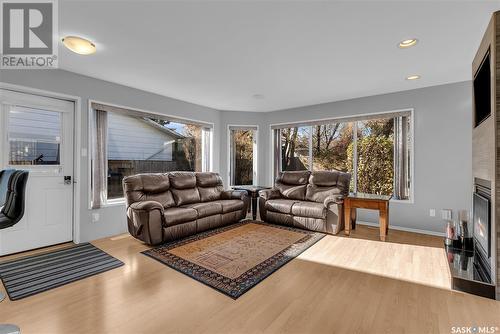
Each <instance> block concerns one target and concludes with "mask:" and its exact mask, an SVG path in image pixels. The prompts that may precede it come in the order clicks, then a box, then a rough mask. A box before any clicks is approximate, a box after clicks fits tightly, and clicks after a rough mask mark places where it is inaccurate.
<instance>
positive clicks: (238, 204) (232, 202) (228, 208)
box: [210, 199, 245, 213]
mask: <svg viewBox="0 0 500 334" xmlns="http://www.w3.org/2000/svg"><path fill="white" fill-rule="evenodd" d="M210 203H219V204H220V205H222V213H227V212H232V211H238V210H241V209H243V206H244V205H245V203H244V202H243V201H242V200H239V199H221V200H218V201H213V202H210Z"/></svg>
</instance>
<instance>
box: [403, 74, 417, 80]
mask: <svg viewBox="0 0 500 334" xmlns="http://www.w3.org/2000/svg"><path fill="white" fill-rule="evenodd" d="M417 79H420V75H416V74H415V75H410V76H407V77H406V80H417Z"/></svg>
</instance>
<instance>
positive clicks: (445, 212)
mask: <svg viewBox="0 0 500 334" xmlns="http://www.w3.org/2000/svg"><path fill="white" fill-rule="evenodd" d="M451 217H452V210H451V209H442V210H441V219H442V220H451Z"/></svg>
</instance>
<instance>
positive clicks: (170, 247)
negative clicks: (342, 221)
mask: <svg viewBox="0 0 500 334" xmlns="http://www.w3.org/2000/svg"><path fill="white" fill-rule="evenodd" d="M323 237H324V234H322V233H318V232H312V231H306V230H301V229H297V228H293V227H287V226H278V225H271V224H267V223H263V222H260V221H243V222H240V223H238V224H234V225H230V226H226V227H222V228H218V229H215V230H211V231H207V232H203V233H199V234H197V235H194V236H191V237H187V238H185V239H182V240H179V241H174V242H170V243H167V244H164V245H162V246H159V247H156V248H153V249H150V250H147V251H144V252H142V253H143V254H145V255H147V256H150V257H152V258H153V259H155V260H158V261H160V262H161V263H164V264H166V265H167V266H169V267H171V268H173V269H175V270H177V271H179V272H181V273H184V274H186V275H188V276H189V277H192V278H194V279H195V280H197V281H200V282H202V283H204V284H206V285H208V286H210V287H212V288H214V289H216V290H218V291H220V292H222V293H224V294H226V295H227V296H230V297H232V298H234V299H236V298H238V297H240V296H241V295H243V294H244V293H245V292H247V291H248V290H250V289H251V288H252V287H254V286H255V285H257V284H258V283H259V282H261V281H262V280H263V279H265V278H266V277H267V276H269V275H271V274H272V273H273V272H275V271H276V270H278V269H279V268H280V267H282V266H283V265H285V264H286V263H288V262H289V261H291V260H292V259H293V258H295V257H297V256H298V255H299V254H300V253H302V252H303V251H305V250H306V249H308V248H309V247H311V246H312V245H314V244H315V243H316V242H317V241H319V240H320V239H321V238H323Z"/></svg>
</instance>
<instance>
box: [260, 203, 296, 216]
mask: <svg viewBox="0 0 500 334" xmlns="http://www.w3.org/2000/svg"><path fill="white" fill-rule="evenodd" d="M295 203H297V201H294V200H291V199H270V200H269V201H267V202H266V205H265V208H266V210H267V211H273V212H280V213H286V214H291V213H292V206H293V205H294V204H295Z"/></svg>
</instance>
